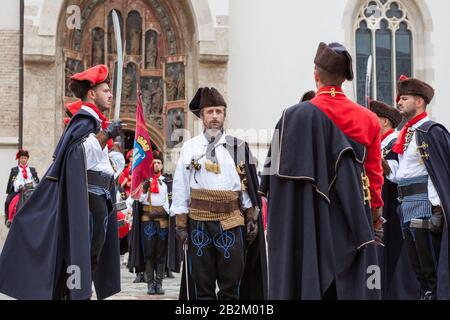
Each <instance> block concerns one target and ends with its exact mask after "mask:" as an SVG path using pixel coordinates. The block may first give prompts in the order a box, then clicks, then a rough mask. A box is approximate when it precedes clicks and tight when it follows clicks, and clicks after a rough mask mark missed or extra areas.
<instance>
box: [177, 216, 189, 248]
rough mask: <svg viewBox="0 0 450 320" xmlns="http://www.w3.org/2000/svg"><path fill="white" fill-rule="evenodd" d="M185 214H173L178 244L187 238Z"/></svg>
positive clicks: (181, 243)
mask: <svg viewBox="0 0 450 320" xmlns="http://www.w3.org/2000/svg"><path fill="white" fill-rule="evenodd" d="M187 219H188V215H187V214H177V215H176V216H175V225H176V227H175V232H176V235H177V240H178V243H179V244H180V246H183V244H184V243H185V242H186V241H187V238H188V228H187Z"/></svg>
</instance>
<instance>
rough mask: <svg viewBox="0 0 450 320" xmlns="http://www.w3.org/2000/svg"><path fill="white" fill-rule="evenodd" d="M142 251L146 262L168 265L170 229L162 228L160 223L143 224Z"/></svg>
mask: <svg viewBox="0 0 450 320" xmlns="http://www.w3.org/2000/svg"><path fill="white" fill-rule="evenodd" d="M141 230H142V250H143V252H144V258H145V260H146V261H147V260H149V261H151V262H152V263H154V264H156V265H159V264H164V265H165V264H166V258H167V244H168V239H169V232H168V231H169V228H161V227H160V224H159V221H152V220H150V221H145V222H144V221H143V222H141Z"/></svg>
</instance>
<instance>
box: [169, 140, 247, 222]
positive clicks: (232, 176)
mask: <svg viewBox="0 0 450 320" xmlns="http://www.w3.org/2000/svg"><path fill="white" fill-rule="evenodd" d="M225 137H226V134H225V133H224V134H223V135H222V137H221V138H220V140H219V141H218V142H217V145H218V147H216V148H215V153H216V159H217V162H218V163H219V165H220V173H219V174H216V173H213V172H209V171H207V170H206V169H205V160H206V157H205V155H206V149H207V147H208V144H209V142H208V140H207V139H206V137H205V136H204V135H203V134H201V135H198V136H197V137H194V138H192V139H190V140H188V141H186V143H184V145H183V147H182V148H181V154H180V158H179V160H178V163H177V167H176V170H175V174H174V179H173V189H172V194H173V196H172V206H171V208H170V214H171V215H176V214H187V213H188V212H189V205H190V201H191V190H190V189H191V188H192V189H209V190H225V191H241V180H240V178H239V175H238V173H237V171H236V165H235V163H234V160H233V158H232V157H231V156H230V154H229V152H228V150H227V149H226V148H225V147H224V146H223V145H224V144H225V143H226V140H225ZM192 159H196V160H198V163H199V164H201V168H200V170H198V171H196V170H195V169H192V170H189V169H186V167H189V165H190V163H191V160H192ZM194 174H195V179H194ZM241 200H242V205H243V208H244V209H247V208H250V207H252V202H251V200H250V197H249V196H248V193H247V191H244V192H242V199H241Z"/></svg>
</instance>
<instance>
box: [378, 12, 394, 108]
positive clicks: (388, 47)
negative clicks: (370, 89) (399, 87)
mask: <svg viewBox="0 0 450 320" xmlns="http://www.w3.org/2000/svg"><path fill="white" fill-rule="evenodd" d="M375 46H376V66H377V67H376V74H377V78H376V79H377V82H376V86H377V100H380V101H383V102H385V103H388V104H391V103H392V34H391V31H390V30H388V23H387V21H386V20H381V23H380V29H378V30H377V31H376V33H375Z"/></svg>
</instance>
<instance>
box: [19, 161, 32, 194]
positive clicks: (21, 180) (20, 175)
mask: <svg viewBox="0 0 450 320" xmlns="http://www.w3.org/2000/svg"><path fill="white" fill-rule="evenodd" d="M18 168H19V173H18V174H17V177H16V179H15V180H14V192H19V187H20V186H25V185H26V184H27V183H33V186H34V187H36V183H35V182H34V179H33V176H32V175H31V170H30V167H28V166H27V176H28V178H27V179H25V178H24V177H23V173H22V168H21V167H19V166H18Z"/></svg>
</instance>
